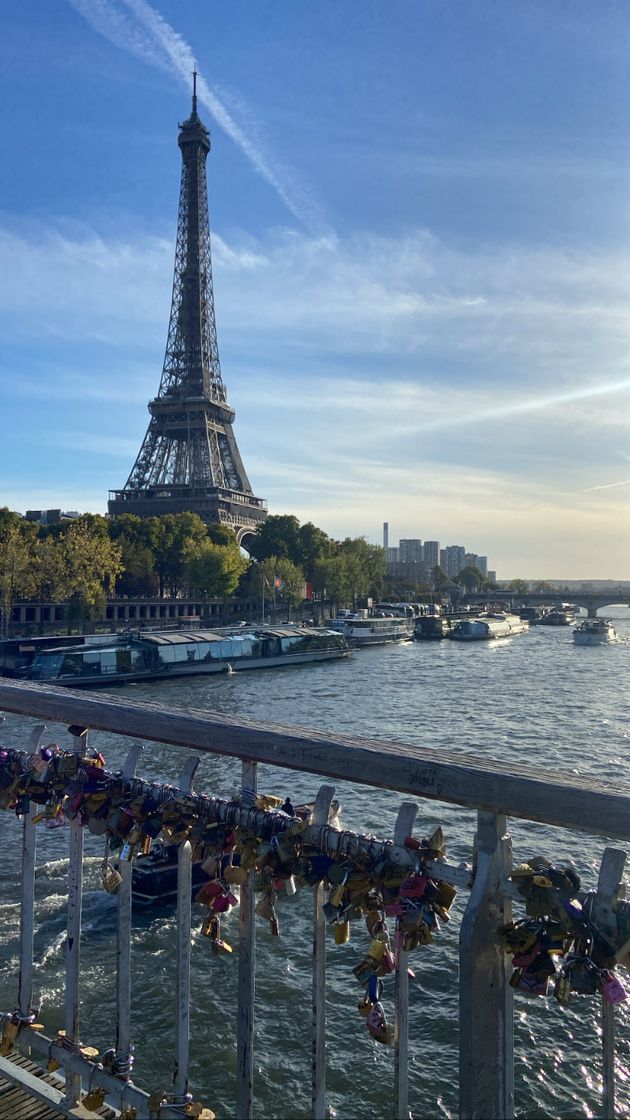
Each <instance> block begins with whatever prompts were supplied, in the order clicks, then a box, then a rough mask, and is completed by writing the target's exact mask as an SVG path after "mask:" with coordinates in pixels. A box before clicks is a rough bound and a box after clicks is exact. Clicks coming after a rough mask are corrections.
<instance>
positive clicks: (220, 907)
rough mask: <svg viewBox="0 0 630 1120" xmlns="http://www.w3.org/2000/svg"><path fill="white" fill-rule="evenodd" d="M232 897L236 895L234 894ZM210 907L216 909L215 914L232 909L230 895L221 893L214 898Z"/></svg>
mask: <svg viewBox="0 0 630 1120" xmlns="http://www.w3.org/2000/svg"><path fill="white" fill-rule="evenodd" d="M232 897H234V896H233V895H232ZM210 909H211V910H212V911H214V913H215V914H225V913H226V912H227V911H228V910H229V909H230V901H229V899H228V896H227V895H226V894H220V895H218V896H217V898H213V900H212V902H211V903H210Z"/></svg>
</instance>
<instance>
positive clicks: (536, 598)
mask: <svg viewBox="0 0 630 1120" xmlns="http://www.w3.org/2000/svg"><path fill="white" fill-rule="evenodd" d="M564 596H566V599H565V598H564ZM488 598H491V599H493V600H495V601H496V600H497V599H506V600H509V601H510V602H514V603H519V604H521V605H522V606H526V607H538V606H540V607H542V606H545V605H546V604H552V603H558V602H561V601H562V602H571V603H574V604H575V606H577V607H584V608H585V609H586V612H587V614H588V617H589V618H595V616H596V615H597V612H598V610H601V609H602V608H603V607H612V606H624V607H630V591H628V589H627V588H622V587H611V588H608V589H607V590H606V591H564V592H563V591H559V590H557V589H556V590H553V589H552V590H551V591H530V592H528V593H527V594H525V595H522V594H520V593H519V592H517V591H492V592H491V593H488V592H485V593H483V592H479V593H477V594H470V595H467V596H466V601H467V602H468V603H484V602H487V601H488Z"/></svg>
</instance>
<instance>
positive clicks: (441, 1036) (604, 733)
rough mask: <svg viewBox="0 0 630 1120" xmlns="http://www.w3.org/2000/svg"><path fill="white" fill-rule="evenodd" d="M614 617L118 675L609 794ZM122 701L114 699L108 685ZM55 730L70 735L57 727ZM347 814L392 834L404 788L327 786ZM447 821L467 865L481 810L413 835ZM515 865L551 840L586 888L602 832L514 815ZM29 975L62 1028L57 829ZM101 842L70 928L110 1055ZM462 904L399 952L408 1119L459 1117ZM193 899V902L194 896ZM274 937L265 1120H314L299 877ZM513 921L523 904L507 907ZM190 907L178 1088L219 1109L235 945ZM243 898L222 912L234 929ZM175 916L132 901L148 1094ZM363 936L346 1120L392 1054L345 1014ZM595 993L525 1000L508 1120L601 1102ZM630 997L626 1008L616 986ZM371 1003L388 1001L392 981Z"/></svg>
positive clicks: (229, 1073)
mask: <svg viewBox="0 0 630 1120" xmlns="http://www.w3.org/2000/svg"><path fill="white" fill-rule="evenodd" d="M607 613H609V614H610V615H611V616H613V615H614V616H616V619H617V621H616V622H615V626H616V629H617V631H618V633H619V635H620V637H621V639H622V640H621V641H620V642H619V643H618V644H616V645H610V646H606V647H600V648H597V647H595V648H584V647H576V646H575V645H574V643H573V640H572V634H571V629H570V628H559V629H555V628H551V627H534V628H531V629H530V631H529V633H527V634H524V635H520V636H518V637H515V638H513V639H511V640H505V641H498V642H493V643H472V644H461V643H455V642H449V641H445V642H415V643H409V644H405V645H399V646H389V647H380V648H373V649H368V650H362V651H358V652H356V653H355V655H354V656H353V657H352V658H351V659H349V660H347V661H344V662H330V663H326V664H319V665H309V666H303V667H299V668H293V669H283V670H275V671H274V670H269V671H266V670H265V671H258V672H251V673H243V674H235V675H233V676H222V677H211V678H208V677H206V678H204V677H197V678H190V679H188V680H186V681H181V680H180V681H165V682H153V683H146V684H139V685H134V686H130V687H129V688H128V689H127V690H126V691H125V693H124V695H125V696H126V697H129V699H134V698H135V699H138V700H140V699H144V698H147V699H151V700H156V701H159V702H160V703H163V704H167V705H172V706H181V707H184V708H187V707H191V708H192V707H194V708H208V709H214V710H215V711H218V712H222V713H226V714H229V715H232V716H236V717H238V716H243V717H252V718H258V719H265V720H272V721H275V722H278V723H285V724H296V725H301V726H304V727H314V728H321V729H329V730H333V731H339V732H344V733H347V734H358V735H367V736H370V737H372V738H382V739H388V740H398V741H400V742H405V743H410V744H417V745H420V746H422V745H424V746H429V747H432V748H437V749H438V750H439V749H440V748H444V749H445V750H446V749H448V750H450V751H461V752H462V753H465V754H469V755H473V756H476V757H484V758H495V759H501V760H502V761H504V762H505V761H507V762H509V761H510V760H511V759H513V760H514V761H515V762H518V763H521V764H527V765H530V766H532V767H534V768H535V769H537V770H539V771H540V772H541V774H543V775H545V774H549V775H552V774H553V773H554V772H555V771H560V772H562V773H571V774H576V775H578V774H579V775H593V776H595V777H597V778H599V779H601V778H602V777H603V778H605V779H607V780H609V781H610V785H611V789H616V788H618V787H619V786H620V785H630V782H628V778H627V763H628V756H629V751H630V697H629V693H628V684H629V682H630V611H629V610H627V609H624V608H621V607H617V608H612V609H610V610H609V611H608V612H607ZM120 695H122V693H121V694H120ZM31 725H32V724H31V723H30V722H29V721H26V720H22V719H18V718H17V717H14V716H7V718H6V722H5V724H4V725H3V726H2V727H1V728H0V739H1V740H2V741H3V744H5V745H7V746H23V745H24V744H25V742H26V739H27V735H28V731H29V728H30V726H31ZM55 739H56V740H57V741H59V742H60V743H63V744H64V745H66V746H67V745H68V739H67V735H66V733H65V731H64V729H62V728H51V729H50V733H49V735H48V736H47V740H48V741H54V740H55ZM91 743H92V745H93V746H96V747H98V748H99V749H100V750H102V751H103V753H104V754H105V756H106V759H107V764H108V767H109V768H110V769H116V768H118V767H119V766H120V765H121V763H122V760H123V758H124V755H125V753H126V744H125V742H124V740H122V739H120V738H117V737H116V736H111V735H105V734H100V733H94V735H93V736H92V739H91ZM187 756H188V752H186V751H185V750H183V749H182V750H178V749H174V748H172V747H167V746H161V745H159V744H146V746H145V752H144V755H143V759H142V761H141V765H140V766H139V768H138V772H139V773H140V774H142V775H143V776H147V777H157V778H160V779H163V780H168V781H172V780H175V779H176V778H177V775H178V772H179V770H180V768H181V766H182V765H183V762H184V761H185V759H186V757H187ZM239 786H240V764H239V763H238V762H237V761H235V760H229V759H222V758H220V757H218V756H212V757H208V756H204V757H203V758H202V762H201V765H200V768H199V771H198V777H197V780H196V788H197V789H198V790H204V791H206V792H210V793H214V794H216V795H218V796H230V795H231V793H232V792H233V791H234V790H236V789H238V788H239ZM259 786H260V789H261V790H263V791H267V792H273V793H278V794H280V795H281V796H283V797H284V796H286V795H287V794H288V795H290V796H291V798H292V800H293V802H294V803H296V802H300V801H305V800H311V799H312V798H313V796H314V794H315V793H316V790H317V787H318V782H317V779H316V777H315V776H313V775H307V774H305V775H302V774H298V773H295V772H287V771H283V770H280V769H278V768H272V767H260V781H259ZM337 797H338V798H339V800H340V801H341V804H342V821H343V823H344V824H345V825H346V826H348V827H351V828H356V829H358V830H360V831H363V832H371V833H374V834H376V835H379V836H383V837H388V836H390V837H391V835H392V830H393V824H394V820H395V816H396V812H397V810H398V807H399V805H400V802H401V801H402V800H403V798H402V797H401V796H400V795H399V794H395V793H390V792H387V791H374V790H370V789H369V788H368V787H366V786H348V785H343V784H341V783H340V784H339V785H338V787H337ZM436 823H441V824H442V826H443V828H444V832H445V834H446V841H447V851H448V855H449V858H450V859H453V860H455V861H460V860H467V861H470V859H471V844H472V837H473V833H474V829H475V814H474V813H472V812H470V811H467V810H463V809H459V808H456V807H449V806H447V805H441V804H439V803H437V802H428V801H427V802H424V803H423V802H420V812H419V816H418V822H417V825H416V829H415V831H416V834H417V835H425V834H426V833H427V832H428V831H429V830H430V829H431V827H432V826H433V825H434V824H436ZM510 831H511V834H512V836H513V839H514V857H515V862H517V863H518V862H522V861H523V860H526V859H527V858H528V857H529V856H533V855H537V854H545V855H547V856H548V857H549V858H551V859H552V860H553V861H555V862H562V861H571V862H572V863H573V864H574V865H575V867H576V868H577V870H578V871H579V872H580V874H581V875H582V880H583V885H584V887H585V888H587V889H588V888H590V887H593V886H595V883H596V878H597V870H598V867H599V862H600V859H601V854H602V851H603V849H604V847H605V844H606V841H605V840H604V839H603V838H590V837H586V836H580V835H577V834H575V835H573V834H569V833H567V832H565V831H563V830H561V829H551V828H547V827H546V826H543V825H539V824H527V823H525V822H518V821H512V822H510ZM0 842H1V843H2V857H3V858H2V861H1V862H0V915H1V918H2V929H3V933H4V936H3V938H2V944H1V945H0V1005H1V1006H2V1007H5V1008H12V1007H13V1006H14V1004H15V1001H16V992H17V968H16V953H17V948H18V936H19V907H18V897H19V895H18V889H19V888H18V874H17V873H18V868H19V858H20V829H19V828H18V827H16V823H15V818H14V817H13V815H12V814H7V813H3V814H0ZM38 844H39V847H38V876H37V883H36V911H37V912H36V924H37V934H36V943H35V958H36V966H35V983H36V988H37V991H38V992H39V994H40V996H41V1002H42V1011H41V1014H40V1019H41V1020H42V1021H43V1022H44V1023H45V1025H46V1028H47V1033H53V1034H54V1033H55V1032H56V1030H57V1029H58V1028H59V1027H60V1026H62V1025H63V959H64V958H63V951H64V936H65V934H64V923H65V902H66V899H65V894H64V890H65V875H66V871H67V860H66V854H67V832H66V830H63V829H59V830H57V831H46V830H44V829H40V830H38ZM102 847H103V845H102V842H101V841H100V840H97V839H96V838H95V837H93V836H91V834H89V833H87V834H86V853H87V860H86V877H87V888H88V889H87V891H86V893H85V896H84V911H83V921H84V925H83V929H84V933H83V939H82V947H81V952H82V1012H81V1015H82V1020H81V1034H82V1038H83V1039H84V1041H86V1042H88V1041H89V1042H90V1043H91V1044H94V1045H100V1046H101V1047H102V1048H103V1049H105V1048H107V1047H108V1046H111V1045H112V1044H113V1041H114V1037H113V1022H114V984H113V978H114V968H115V900H114V899H113V898H112V897H111V896H110V895H108V894H106V893H105V892H104V891H103V890H102V889H101V888H100V885H99V875H98V871H99V864H100V859H101V855H102ZM464 904H465V898H463V897H459V896H458V898H457V900H456V902H455V905H454V907H453V911H452V914H453V920H452V921H451V922H450V924H448V925H446V926H443V927H442V930H441V931H440V933H439V934H437V935H436V937H435V941H434V943H433V945H431V946H429V947H425V948H423V949H418V950H416V951H415V952H414V953H413V954H412V955H411V961H410V963H411V965H412V967H413V968H414V970H415V979H414V980H413V981H412V982H411V992H410V1033H411V1039H412V1041H411V1055H410V1102H411V1107H412V1111H413V1115H414V1116H415V1117H431V1118H432V1117H455V1116H456V1115H457V999H458V991H457V935H458V928H459V922H460V919H461V914H462V910H463V906H464ZM195 909H196V910H197V909H198V908H195ZM278 915H279V919H280V926H281V936H280V937H279V938H272V937H271V935H270V933H269V930H268V925H267V923H266V922H265V921H263V920H262V919H258V922H259V925H258V967H257V989H256V1056H255V1093H256V1114H257V1115H259V1116H263V1115H264V1116H266V1117H268V1118H275V1117H277V1118H279V1120H280V1118H293V1117H302V1116H304V1117H305V1116H308V1113H309V1105H310V1054H311V1043H310V1001H311V994H310V970H311V915H312V896H311V892H310V891H309V890H307V889H306V890H299V891H298V894H297V895H296V896H295V897H294V898H289V897H283V898H281V900H280V902H279V907H278ZM519 916H520V912H519ZM201 919H202V914H201V912H199V913H195V916H194V921H193V931H194V932H193V941H194V946H193V973H192V984H193V1000H192V1033H193V1040H192V1047H191V1088H192V1090H193V1091H194V1094H195V1097H196V1099H198V1100H202V1101H204V1103H206V1104H208V1105H209V1106H210V1107H211V1108H213V1109H214V1110H215V1112H216V1113H217V1116H218V1117H219V1118H225V1117H231V1116H233V1115H234V1113H233V1102H234V1096H235V1093H234V1084H235V1025H236V977H237V961H236V956H235V955H234V956H232V957H228V956H220V957H214V956H212V954H211V953H210V948H209V944H208V942H207V941H206V939H205V938H203V937H200V936H199V934H198V929H199V926H200V924H201ZM236 930H237V913H236V911H233V913H232V915H231V916H229V917H228V919H227V920H226V921H225V922H224V923H223V925H222V935H223V936H224V937H225V938H226V939H227V940H228V941H234V940H235V939H236ZM174 932H175V923H174V920H173V914H172V912H171V911H170V910H168V909H164V910H161V911H159V912H156V913H150V914H146V913H145V914H140V915H138V916H137V917H135V919H134V930H133V966H134V979H133V1007H134V1016H133V1030H134V1037H135V1045H136V1071H135V1073H136V1080H137V1081H138V1083H139V1084H141V1085H143V1086H144V1087H146V1088H149V1089H152V1088H164V1089H165V1090H168V1089H169V1088H170V1084H171V1080H172V1056H171V1055H172V1041H173V1036H174V1020H173V1009H174V1000H175V993H174V961H175V937H174ZM366 944H367V935H366V931H365V927H364V923H363V922H362V921H361V922H355V923H353V929H352V936H351V940H350V943H349V944H348V945H345V946H335V945H334V944H333V943H332V938H330V940H329V949H328V968H327V976H328V1033H327V1039H328V1053H329V1070H328V1090H329V1092H328V1098H329V1102H330V1108H331V1115H334V1116H337V1117H339V1118H340V1120H342V1118H343V1120H359V1118H360V1120H363V1118H368V1117H370V1118H372V1117H384V1116H388V1115H391V1099H392V1082H393V1052H392V1048H391V1047H384V1046H381V1045H379V1044H378V1043H376V1042H374V1041H373V1040H372V1039H371V1038H370V1036H369V1035H368V1033H367V1031H366V1030H365V1026H364V1020H363V1019H361V1018H360V1017H359V1015H358V1014H357V1011H356V1003H357V1000H358V999H359V997H360V995H361V992H362V989H360V987H359V985H358V984H357V982H356V980H355V978H354V976H353V975H352V967H353V966H354V964H356V963H357V961H358V960H359V959H360V958H361V957H362V956H363V952H364V949H365V947H366ZM598 1003H599V1000H598V999H596V998H593V997H587V996H579V995H578V996H573V997H572V1000H571V1003H570V1004H569V1005H568V1006H567V1007H561V1006H560V1005H559V1004H558V1003H557V1002H556V1001H555V1000H554V999H553V998H550V999H549V1000H547V999H544V998H540V997H539V998H535V999H532V998H527V997H525V996H521V995H517V996H516V1000H515V1019H516V1055H517V1057H516V1110H517V1115H518V1116H519V1117H563V1118H565V1117H566V1118H569V1117H582V1116H598V1115H600V1114H601V1103H600V1097H599V1089H600V1077H599V1070H600V1058H599V1038H598ZM629 1003H630V1001H629ZM384 1004H385V1007H386V1010H387V1011H388V1012H389V1013H390V1022H391V1011H392V1006H393V979H389V980H387V981H386V983H385V994H384ZM626 1006H627V1005H622V1007H621V1009H620V1010H619V1011H618V1013H617V1023H618V1045H617V1057H618V1071H619V1078H618V1086H619V1106H620V1107H619V1113H620V1115H622V1114H623V1115H627V1114H628V1113H629V1112H630V1081H629V1077H630V1039H629V1037H628V1030H627V1028H628V1021H629V1014H628V1012H627V1011H626Z"/></svg>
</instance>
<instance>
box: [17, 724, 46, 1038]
mask: <svg viewBox="0 0 630 1120" xmlns="http://www.w3.org/2000/svg"><path fill="white" fill-rule="evenodd" d="M45 730H46V724H45V723H42V724H39V725H38V726H37V727H35V728H34V729H33V731H32V733H31V738H30V742H29V745H28V748H27V749H28V752H29V754H35V752H36V751H38V750H39V745H40V743H41V741H42V735H43V734H44V732H45ZM38 811H39V807H38V806H37V805H34V804H32V803H31V804H30V806H29V810H28V812H27V813H25V814H24V824H23V827H22V883H21V905H20V974H19V981H18V1010H19V1013H20V1015H22V1016H24V1017H28V1016H29V1015H31V1014H32V1012H33V946H34V935H35V860H36V855H37V825H36V824H34V823H33V817H34V816H36V814H37V812H38Z"/></svg>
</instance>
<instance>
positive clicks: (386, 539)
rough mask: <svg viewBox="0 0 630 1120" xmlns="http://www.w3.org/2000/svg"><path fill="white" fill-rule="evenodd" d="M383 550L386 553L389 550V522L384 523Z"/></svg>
mask: <svg viewBox="0 0 630 1120" xmlns="http://www.w3.org/2000/svg"><path fill="white" fill-rule="evenodd" d="M383 548H384V549H385V551H387V549H388V548H389V522H387V521H384V522H383Z"/></svg>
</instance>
